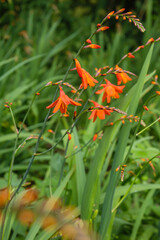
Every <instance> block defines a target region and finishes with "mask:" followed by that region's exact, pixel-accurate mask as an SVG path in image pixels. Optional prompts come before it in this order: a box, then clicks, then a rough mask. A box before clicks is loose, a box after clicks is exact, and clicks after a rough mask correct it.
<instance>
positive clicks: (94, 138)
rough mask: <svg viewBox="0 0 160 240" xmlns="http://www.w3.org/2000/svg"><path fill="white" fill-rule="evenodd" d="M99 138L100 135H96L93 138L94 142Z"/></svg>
mask: <svg viewBox="0 0 160 240" xmlns="http://www.w3.org/2000/svg"><path fill="white" fill-rule="evenodd" d="M97 137H98V134H97V133H95V134H94V136H93V141H96V139H97Z"/></svg>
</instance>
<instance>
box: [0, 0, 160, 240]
mask: <svg viewBox="0 0 160 240" xmlns="http://www.w3.org/2000/svg"><path fill="white" fill-rule="evenodd" d="M122 7H124V8H126V11H133V12H134V13H135V14H136V15H137V16H138V18H139V19H140V20H141V22H142V23H143V25H144V26H145V28H146V31H145V32H144V33H141V32H140V31H138V30H137V28H135V27H134V25H133V24H130V23H128V22H125V21H122V20H119V21H117V20H115V19H113V20H112V21H110V22H109V27H110V31H108V32H107V34H104V33H100V34H99V35H97V36H96V37H94V41H95V42H98V43H99V44H100V45H101V49H100V50H99V51H97V50H96V51H94V50H93V51H92V50H86V51H85V52H83V54H82V55H81V56H80V58H79V59H80V60H81V63H82V65H83V67H84V68H85V69H87V70H88V71H89V72H90V73H91V74H94V68H95V67H97V68H99V67H102V66H105V65H109V66H110V67H111V66H114V65H115V64H116V63H117V62H118V61H119V59H121V57H122V56H123V55H125V54H126V53H128V52H131V51H133V50H134V49H135V48H136V47H138V46H140V45H143V44H145V43H146V42H147V41H148V39H149V38H151V37H153V38H154V39H157V38H158V37H159V36H160V29H159V24H160V17H159V10H160V9H159V1H158V0H157V1H156V0H154V1H152V0H147V1H125V0H124V1H123V0H121V1H115V0H111V1H103V0H100V1H96V0H88V1H83V0H80V1H78V2H76V1H70V0H59V1H58V0H57V1H56V0H55V1H51V0H48V1H45V0H41V1H27V0H24V1H20V0H19V1H18V0H15V1H12V0H10V1H9V0H8V1H5V0H1V2H0V16H1V17H0V27H1V33H0V35H1V38H0V49H1V51H0V116H1V117H0V162H1V168H0V188H4V187H6V186H7V184H8V173H9V168H10V162H11V158H12V152H13V147H14V142H15V139H16V134H15V132H14V131H15V128H14V125H13V121H12V118H11V114H10V112H9V111H8V109H6V108H4V104H5V102H6V101H7V102H13V107H12V109H13V112H14V116H15V120H16V123H17V127H18V128H19V127H20V125H21V123H22V121H23V118H24V116H25V114H26V111H27V109H28V106H29V105H30V103H31V101H32V99H33V96H34V94H35V93H36V92H37V91H38V90H39V89H40V88H41V87H43V86H44V85H45V84H47V83H48V82H49V81H52V82H53V83H54V82H57V81H60V80H62V79H63V77H64V74H65V72H66V70H67V68H68V66H69V64H70V62H71V61H72V58H73V57H74V56H75V54H76V52H77V51H78V49H79V47H80V46H81V44H82V42H84V40H85V39H86V38H87V37H88V36H89V35H90V34H91V32H92V31H93V29H94V28H95V25H96V24H97V23H98V22H99V21H101V19H102V18H103V17H104V16H105V15H106V14H107V13H109V12H110V11H112V10H118V9H120V8H122ZM148 50H149V48H145V49H143V50H141V51H140V52H138V53H137V54H136V58H135V59H127V60H126V61H123V63H122V64H121V67H122V68H124V69H127V70H129V71H131V72H133V73H135V74H136V75H137V76H139V73H140V72H141V69H142V66H143V63H144V61H145V59H146V56H147V54H148ZM159 62H160V44H159V43H156V44H155V46H154V50H153V54H152V59H151V63H150V66H149V70H148V76H150V78H149V80H148V81H147V82H146V83H145V88H144V91H143V93H142V96H141V98H140V104H141V105H143V103H144V102H145V101H146V100H147V99H148V98H149V96H151V95H152V94H154V93H155V90H158V89H156V87H157V86H154V85H152V84H151V81H153V79H154V76H155V74H158V75H159V72H160V64H159ZM155 70H156V72H154V71H155ZM77 79H78V77H77V78H76V77H75V75H74V74H73V73H72V72H71V73H70V74H69V77H68V80H69V81H70V83H71V84H73V85H75V84H77ZM136 81H137V80H136V78H135V79H134V80H133V82H132V83H131V85H130V86H134V84H135V82H136ZM158 81H159V80H158ZM77 86H78V84H77ZM126 88H127V87H126ZM129 88H130V87H128V89H129ZM55 89H56V88H55V87H52V88H46V89H45V90H44V91H42V93H41V95H40V96H38V97H37V98H36V100H35V101H34V103H33V105H32V107H31V111H30V114H29V116H28V117H27V119H26V121H25V123H24V125H23V131H22V133H21V135H20V139H19V144H18V145H20V144H23V143H24V144H23V147H21V148H19V150H18V152H17V154H16V159H15V162H14V166H13V174H12V181H11V183H12V187H13V188H16V187H17V186H18V184H19V183H20V181H21V179H22V177H23V175H24V172H25V170H26V169H27V166H28V164H29V161H30V158H31V156H32V154H33V151H34V146H35V143H36V141H37V140H36V139H34V138H33V139H31V140H26V139H27V138H28V137H30V136H31V135H34V136H38V134H39V133H40V130H41V128H42V126H43V121H44V118H45V115H46V113H47V110H46V106H47V105H49V104H50V102H51V101H52V100H51V98H52V95H53V92H54V91H55ZM126 92H127V90H126ZM90 93H91V90H90V89H89V91H88V96H86V99H87V98H88V97H89V95H90ZM131 104H132V103H131ZM113 106H114V103H113ZM147 106H148V108H149V111H148V112H145V113H144V114H143V121H144V122H145V124H146V125H149V124H151V123H152V122H154V121H155V120H157V118H158V117H159V116H160V108H159V106H160V100H159V98H158V97H156V98H154V99H153V100H151V101H150V102H149V104H148V105H147ZM140 113H141V106H140V105H139V108H138V110H137V112H136V115H138V116H139V115H140ZM88 116H89V115H87V117H85V118H84V117H82V118H81V119H80V121H79V123H78V125H77V129H76V131H75V132H74V133H73V135H74V137H73V139H72V141H71V144H70V147H69V148H68V151H67V156H70V155H71V154H72V153H73V149H74V147H75V146H78V147H79V148H80V147H83V146H84V145H85V144H86V143H87V142H88V141H89V140H90V139H92V137H93V135H94V134H95V133H96V132H97V131H98V130H99V129H100V127H101V121H99V120H98V121H96V123H95V124H93V123H91V122H89V123H88ZM110 120H111V119H110ZM71 123H72V117H69V118H60V116H59V115H58V114H57V115H55V116H54V118H51V119H50V121H48V122H47V127H46V130H45V132H44V134H43V140H41V142H40V146H39V149H38V150H39V152H43V151H45V150H46V149H48V148H50V147H51V146H52V145H53V144H55V143H56V142H57V140H58V139H59V138H60V137H61V136H62V135H63V133H64V131H65V130H66V129H68V128H69V126H70V125H71ZM130 124H132V129H131V134H130V138H129V140H128V145H127V147H126V148H125V153H127V150H128V148H129V144H130V142H131V139H132V136H133V134H134V132H135V126H136V124H135V123H130ZM48 129H52V130H53V131H54V134H52V133H51V132H48V131H47V130H48ZM118 134H119V132H118V133H117V135H116V137H115V138H114V139H113V142H112V144H111V146H110V148H109V151H108V154H106V153H105V156H104V157H105V160H104V165H103V168H102V171H101V173H100V175H99V182H98V183H97V185H98V194H97V196H96V201H97V203H96V201H95V209H92V214H91V218H90V225H91V226H92V227H93V229H94V231H97V232H98V231H99V228H100V217H101V215H102V203H103V200H104V196H105V192H106V189H107V186H108V181H109V180H108V179H109V178H108V176H110V174H111V171H110V170H111V166H112V162H113V159H114V156H115V152H116V147H117V140H118V139H119V137H120V135H118ZM106 139H107V137H106ZM102 140H103V138H102ZM103 141H104V140H103ZM66 142H67V137H66V138H64V139H63V141H61V142H59V143H58V145H57V147H56V148H55V149H54V150H53V151H51V152H47V153H46V154H43V155H40V156H37V157H36V158H35V160H34V162H33V164H32V167H31V169H30V171H29V174H28V176H27V179H26V181H27V182H29V186H36V188H37V189H38V190H39V193H40V198H42V197H44V196H46V197H50V196H51V195H52V194H53V193H54V192H55V191H56V189H57V184H58V182H59V179H60V172H61V168H62V163H63V159H64V155H65V146H66ZM159 144H160V126H159V122H157V123H155V124H154V125H153V126H151V127H150V128H149V129H148V130H147V131H145V132H144V133H143V134H142V135H140V136H139V137H137V138H136V140H135V141H134V144H133V147H132V150H131V154H130V156H129V160H128V162H127V168H126V169H125V177H124V181H123V182H121V181H120V180H119V182H118V186H117V188H116V198H115V199H114V201H115V203H116V202H118V200H119V199H120V198H121V197H122V196H123V195H124V194H125V193H126V191H127V187H128V186H129V185H130V184H131V182H132V181H133V180H134V179H135V176H136V174H137V173H138V171H139V170H140V168H141V166H142V165H143V161H142V160H141V159H142V158H143V159H151V158H152V157H153V156H155V155H156V154H159V150H160V147H159V146H160V145H159ZM100 146H102V143H101V137H100V135H99V139H97V141H95V142H93V141H92V142H91V143H90V145H89V147H85V148H83V150H82V151H81V152H80V153H79V154H77V155H74V156H71V157H70V158H69V157H68V158H67V160H66V164H65V167H64V175H63V178H62V179H63V180H64V178H65V177H66V176H68V179H71V181H69V180H68V184H66V187H65V188H64V189H63V191H62V194H61V196H60V197H61V198H62V201H63V204H64V205H73V206H78V205H79V201H80V200H81V199H79V196H77V190H76V188H77V186H75V182H76V180H75V175H74V174H73V176H72V174H71V172H70V171H71V170H72V167H73V161H77V159H83V162H84V166H85V175H83V170H82V169H81V174H82V175H81V178H80V179H81V182H80V184H82V185H83V184H85V183H84V181H85V179H84V178H85V177H86V176H87V174H88V173H89V170H90V169H91V166H92V161H93V159H94V158H95V151H96V150H97V149H99V150H98V151H100ZM102 147H103V146H102ZM104 148H105V146H104ZM96 156H97V155H96ZM153 165H154V168H155V170H153V168H152V167H151V166H148V167H146V168H145V169H144V170H143V172H142V173H141V174H140V175H139V176H138V177H137V178H136V179H135V182H134V184H135V186H134V187H133V188H132V190H131V192H130V194H128V196H127V198H126V199H125V200H124V201H123V203H122V204H121V205H120V207H119V208H118V210H117V211H116V213H115V215H114V214H113V216H112V219H111V221H110V225H109V230H108V232H107V234H108V235H107V238H106V239H123V240H125V239H129V238H128V236H130V239H132V240H133V239H139V240H143V239H146V240H147V239H152V240H154V239H155V240H157V239H160V220H159V218H160V206H159V205H160V198H159V194H160V180H159V172H160V164H159V159H158V158H156V159H154V161H153ZM68 174H70V175H68ZM86 191H87V190H86ZM82 198H83V194H82ZM85 201H86V199H85V200H84V202H83V204H82V206H84V204H85ZM115 203H114V206H115ZM97 206H100V207H99V210H98V211H99V212H98V213H97V215H96V212H97V209H98V207H97ZM85 211H86V209H85V207H84V209H83V213H82V215H84V216H85ZM84 218H86V217H84ZM15 228H16V226H14V227H13V229H15ZM24 232H25V233H27V232H28V229H23V233H22V231H19V232H17V238H16V239H24ZM30 239H31V238H30ZM33 239H34V238H33ZM57 239H58V237H57ZM12 240H13V239H12Z"/></svg>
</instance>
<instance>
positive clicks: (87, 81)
mask: <svg viewBox="0 0 160 240" xmlns="http://www.w3.org/2000/svg"><path fill="white" fill-rule="evenodd" d="M74 61H75V64H76V70H77V73H78V75H79V76H80V78H81V79H82V84H81V88H82V87H84V89H86V88H87V86H88V85H89V86H90V87H94V85H95V83H98V81H97V80H96V79H94V78H93V77H92V76H91V75H90V74H89V73H88V72H87V71H86V70H85V69H83V68H81V65H80V63H79V61H78V60H77V59H76V58H75V59H74Z"/></svg>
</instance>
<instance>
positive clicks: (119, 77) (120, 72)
mask: <svg viewBox="0 0 160 240" xmlns="http://www.w3.org/2000/svg"><path fill="white" fill-rule="evenodd" d="M115 70H116V71H118V73H116V77H117V80H118V82H117V84H118V85H120V84H121V82H123V83H127V82H128V81H131V80H132V78H130V77H129V76H128V75H127V74H126V73H125V72H124V70H123V69H122V68H120V67H118V65H116V67H115Z"/></svg>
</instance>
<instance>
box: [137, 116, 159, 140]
mask: <svg viewBox="0 0 160 240" xmlns="http://www.w3.org/2000/svg"><path fill="white" fill-rule="evenodd" d="M159 120H160V117H159V118H157V119H156V120H155V121H154V122H152V123H151V124H150V125H148V126H147V127H146V128H144V129H142V130H141V131H140V132H138V133H137V134H136V136H138V135H140V134H141V133H143V132H144V131H146V130H147V129H148V128H150V127H151V126H153V125H154V124H155V123H156V122H158V121H159Z"/></svg>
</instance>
